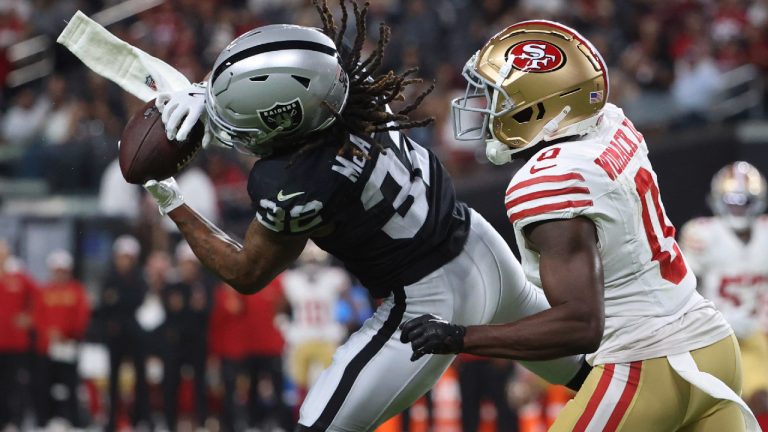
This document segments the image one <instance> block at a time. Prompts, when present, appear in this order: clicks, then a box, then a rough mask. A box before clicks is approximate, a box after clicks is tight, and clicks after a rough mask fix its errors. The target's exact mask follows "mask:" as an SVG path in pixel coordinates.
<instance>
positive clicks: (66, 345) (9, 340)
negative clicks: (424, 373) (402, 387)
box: [0, 235, 570, 432]
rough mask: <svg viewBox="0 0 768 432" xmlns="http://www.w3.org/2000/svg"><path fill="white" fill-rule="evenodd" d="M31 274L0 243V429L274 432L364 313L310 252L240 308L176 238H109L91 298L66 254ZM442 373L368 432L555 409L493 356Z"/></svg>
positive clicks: (507, 421)
mask: <svg viewBox="0 0 768 432" xmlns="http://www.w3.org/2000/svg"><path fill="white" fill-rule="evenodd" d="M46 266H47V268H48V277H47V278H46V279H43V280H35V279H34V278H33V277H32V276H31V275H30V274H29V272H28V271H27V270H26V269H25V266H24V263H23V262H22V261H21V260H20V259H19V258H18V257H16V256H14V255H13V253H12V250H11V248H10V247H9V245H8V244H7V243H5V242H4V241H0V430H30V429H41V430H61V428H74V429H76V430H82V429H92V428H97V429H102V428H103V429H104V430H107V431H112V430H132V429H135V430H161V431H162V430H203V429H204V430H222V431H263V432H277V431H290V430H293V427H294V425H295V422H296V419H297V418H298V408H299V406H300V405H301V402H302V401H303V399H304V397H305V396H306V394H307V389H308V388H309V387H310V386H311V385H312V383H313V382H314V381H315V379H316V378H317V377H318V375H319V373H320V372H321V371H322V370H323V369H324V368H325V367H327V366H328V365H329V364H330V362H331V360H332V357H333V354H334V352H335V350H336V348H337V347H338V346H339V345H340V344H341V343H343V342H344V341H345V340H346V338H347V337H348V335H349V334H351V333H352V332H354V331H356V330H357V329H358V328H359V327H360V326H361V325H362V324H363V322H364V321H365V320H366V319H367V318H368V317H370V316H371V315H372V313H373V308H374V306H375V302H374V301H373V300H372V299H371V298H370V297H369V294H368V292H367V290H366V289H365V288H364V287H362V286H360V285H359V284H357V283H355V281H353V280H352V278H351V277H350V276H349V275H348V273H347V272H346V271H345V270H343V269H342V268H340V267H337V266H335V265H334V262H333V260H332V258H331V257H330V256H329V255H328V254H327V253H325V252H324V251H322V250H321V249H319V248H318V247H317V246H316V245H314V244H313V243H311V242H310V243H309V244H308V246H307V248H306V249H305V251H304V252H303V253H302V254H301V256H300V257H299V258H298V259H297V261H296V263H295V265H294V266H292V267H291V268H290V269H289V270H287V271H285V272H284V273H283V274H281V275H280V276H279V277H278V278H276V279H275V280H274V281H273V282H272V283H271V284H270V285H269V286H267V287H266V288H264V289H263V290H262V291H260V292H259V293H258V294H257V295H250V296H244V295H241V294H239V293H237V292H236V291H235V290H234V289H232V288H231V287H229V286H227V285H225V284H221V283H219V282H216V280H215V279H214V278H212V277H211V276H210V275H209V274H207V272H206V271H205V270H204V268H203V267H202V266H201V264H200V262H199V261H198V260H197V258H196V257H195V255H194V254H193V253H192V250H191V248H190V247H189V245H188V244H186V243H185V242H183V241H182V242H179V243H178V244H177V245H176V246H175V247H174V248H173V253H172V254H169V253H166V252H162V251H159V250H154V251H149V252H147V251H145V250H144V248H142V246H141V244H140V242H139V241H138V240H137V239H136V238H135V237H133V236H131V235H121V236H118V237H116V238H115V239H114V241H113V243H112V264H111V266H110V269H109V271H108V272H107V273H106V274H105V275H104V277H103V278H102V280H101V281H100V282H99V283H98V284H97V287H96V288H95V290H94V289H88V288H87V287H86V285H85V284H84V283H82V282H81V281H80V280H78V278H77V277H76V273H77V272H76V271H75V270H76V269H77V268H79V266H78V263H77V262H76V261H75V259H74V258H73V255H72V254H70V253H69V252H68V251H65V250H54V251H51V252H50V254H49V255H48V257H47V259H46ZM451 374H454V375H455V377H454V378H453V380H454V383H453V386H451V384H450V383H449V384H447V385H443V384H438V385H437V386H436V387H435V389H434V390H433V391H432V392H431V393H430V394H428V395H427V397H426V398H424V400H423V401H422V402H420V403H419V404H417V405H416V408H411V409H409V410H406V411H405V412H404V413H403V414H402V416H401V417H400V418H399V419H397V421H398V423H397V425H396V426H392V427H393V429H381V430H382V431H384V432H386V431H388V430H391V431H395V430H396V431H399V432H406V431H414V432H415V431H419V430H424V431H428V430H434V431H450V430H463V431H465V432H473V431H479V430H498V431H505V432H513V431H517V430H520V431H523V432H535V431H537V430H539V429H540V428H541V427H543V426H544V425H546V424H547V422H548V421H550V422H551V421H552V420H553V419H554V415H555V414H556V412H557V408H559V407H561V406H562V405H563V404H564V403H565V402H566V401H567V400H568V398H569V397H570V393H568V392H567V391H566V390H564V388H563V387H546V386H544V385H543V381H541V380H540V379H539V378H536V377H534V376H533V375H532V374H530V373H527V372H525V371H522V370H521V371H520V372H515V371H514V369H513V364H512V362H509V361H504V360H497V359H483V358H480V357H474V356H469V355H462V356H460V357H459V360H458V361H457V364H456V367H455V369H453V370H452V372H451ZM451 374H449V375H451ZM515 376H516V379H515V380H514V381H511V379H512V378H513V377H515ZM510 385H512V387H509V386H510ZM435 392H436V393H437V395H436V396H432V393H435ZM548 398H552V400H551V401H549V400H548ZM446 401H448V403H446ZM459 401H461V404H460V405H459ZM489 405H490V410H491V412H493V413H494V414H492V415H491V416H490V417H489V415H488V409H489ZM547 406H549V407H550V409H549V410H547V409H543V408H542V407H547ZM412 411H414V412H412ZM451 422H453V423H452V425H451ZM446 423H448V424H447V425H446ZM483 425H485V426H483ZM489 427H490V428H491V429H488V428H489ZM5 428H10V429H5Z"/></svg>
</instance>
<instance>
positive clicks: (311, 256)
mask: <svg viewBox="0 0 768 432" xmlns="http://www.w3.org/2000/svg"><path fill="white" fill-rule="evenodd" d="M296 264H297V265H296V267H294V268H292V269H290V270H286V271H285V272H283V275H282V279H281V281H282V284H283V294H284V296H285V300H286V302H287V306H290V311H291V318H288V317H287V316H286V314H280V315H278V316H277V317H276V319H275V320H276V322H277V326H278V328H279V329H280V330H281V331H282V332H283V336H284V338H285V341H286V343H287V345H288V347H287V352H288V371H289V373H290V376H291V379H292V380H293V382H294V383H295V384H296V386H297V387H298V388H299V391H300V394H301V398H300V400H303V398H304V395H305V394H306V391H307V389H308V388H309V386H310V385H312V384H313V383H314V382H315V379H316V378H317V372H319V371H321V370H323V369H325V368H327V367H328V366H330V364H331V359H332V358H333V353H334V351H336V348H337V347H338V346H339V343H340V342H341V341H342V339H343V338H344V336H346V328H345V327H344V326H343V325H341V324H340V323H339V322H338V321H336V315H335V312H336V303H337V302H338V301H339V298H340V297H341V296H343V295H344V294H345V293H348V292H349V287H350V284H351V281H350V278H349V275H348V274H347V272H346V271H344V270H343V269H341V268H339V267H335V266H332V265H330V255H329V254H328V253H327V252H325V251H324V250H322V249H320V248H319V247H318V246H317V245H316V244H315V242H313V241H311V240H310V241H308V242H307V245H306V246H305V247H304V251H303V252H302V253H301V255H299V258H298V259H297V260H296Z"/></svg>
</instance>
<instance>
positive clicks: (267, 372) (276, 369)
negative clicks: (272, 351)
mask: <svg viewBox="0 0 768 432" xmlns="http://www.w3.org/2000/svg"><path fill="white" fill-rule="evenodd" d="M246 368H247V372H248V376H249V378H250V381H251V385H250V390H249V395H248V414H249V416H250V421H249V423H250V426H260V425H262V424H263V423H265V422H270V421H271V422H275V423H277V424H278V425H280V426H281V427H282V428H283V429H285V430H290V426H289V425H290V423H291V422H290V412H289V410H288V407H287V406H286V405H285V402H284V401H283V359H282V358H281V357H280V356H252V357H249V358H248V359H247V360H246ZM263 379H267V380H269V382H270V384H271V387H272V392H271V394H270V395H263V394H261V392H260V391H259V390H260V386H259V381H260V380H263Z"/></svg>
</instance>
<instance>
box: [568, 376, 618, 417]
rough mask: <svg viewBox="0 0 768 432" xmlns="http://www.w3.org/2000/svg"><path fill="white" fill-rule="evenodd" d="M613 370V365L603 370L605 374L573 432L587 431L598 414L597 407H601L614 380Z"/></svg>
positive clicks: (601, 377)
mask: <svg viewBox="0 0 768 432" xmlns="http://www.w3.org/2000/svg"><path fill="white" fill-rule="evenodd" d="M613 368H614V365H613V364H612V363H608V364H606V365H605V370H603V374H602V375H601V376H600V381H598V382H597V388H595V392H594V393H593V394H592V397H591V398H589V402H587V407H586V408H585V409H584V412H583V413H582V414H581V417H579V421H577V422H576V424H575V425H574V426H573V432H584V431H586V430H587V426H589V422H590V421H592V417H594V416H595V413H596V412H597V407H598V406H599V405H600V401H602V400H603V396H605V392H606V391H608V385H609V384H610V383H611V379H613Z"/></svg>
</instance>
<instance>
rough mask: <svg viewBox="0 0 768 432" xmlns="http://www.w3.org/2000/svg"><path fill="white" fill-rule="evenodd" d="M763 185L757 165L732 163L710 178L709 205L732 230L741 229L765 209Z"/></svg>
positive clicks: (744, 228)
mask: <svg viewBox="0 0 768 432" xmlns="http://www.w3.org/2000/svg"><path fill="white" fill-rule="evenodd" d="M767 188H768V186H766V182H765V178H764V177H763V175H762V174H760V171H758V170H757V168H755V167H754V166H752V165H751V164H749V163H747V162H743V161H739V162H734V163H732V164H730V165H726V166H725V167H723V168H721V169H720V171H718V172H717V174H715V176H714V177H713V178H712V187H711V190H710V193H709V199H708V202H709V206H710V208H711V209H712V212H713V213H714V214H715V215H717V216H719V217H721V218H722V219H723V220H724V221H725V222H726V223H727V224H728V225H729V226H730V227H731V228H732V229H734V230H736V231H744V230H746V229H749V227H750V226H751V225H752V222H753V221H754V220H755V218H756V217H757V216H759V215H760V214H761V213H763V211H765V207H766V202H767V201H766V194H767Z"/></svg>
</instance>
